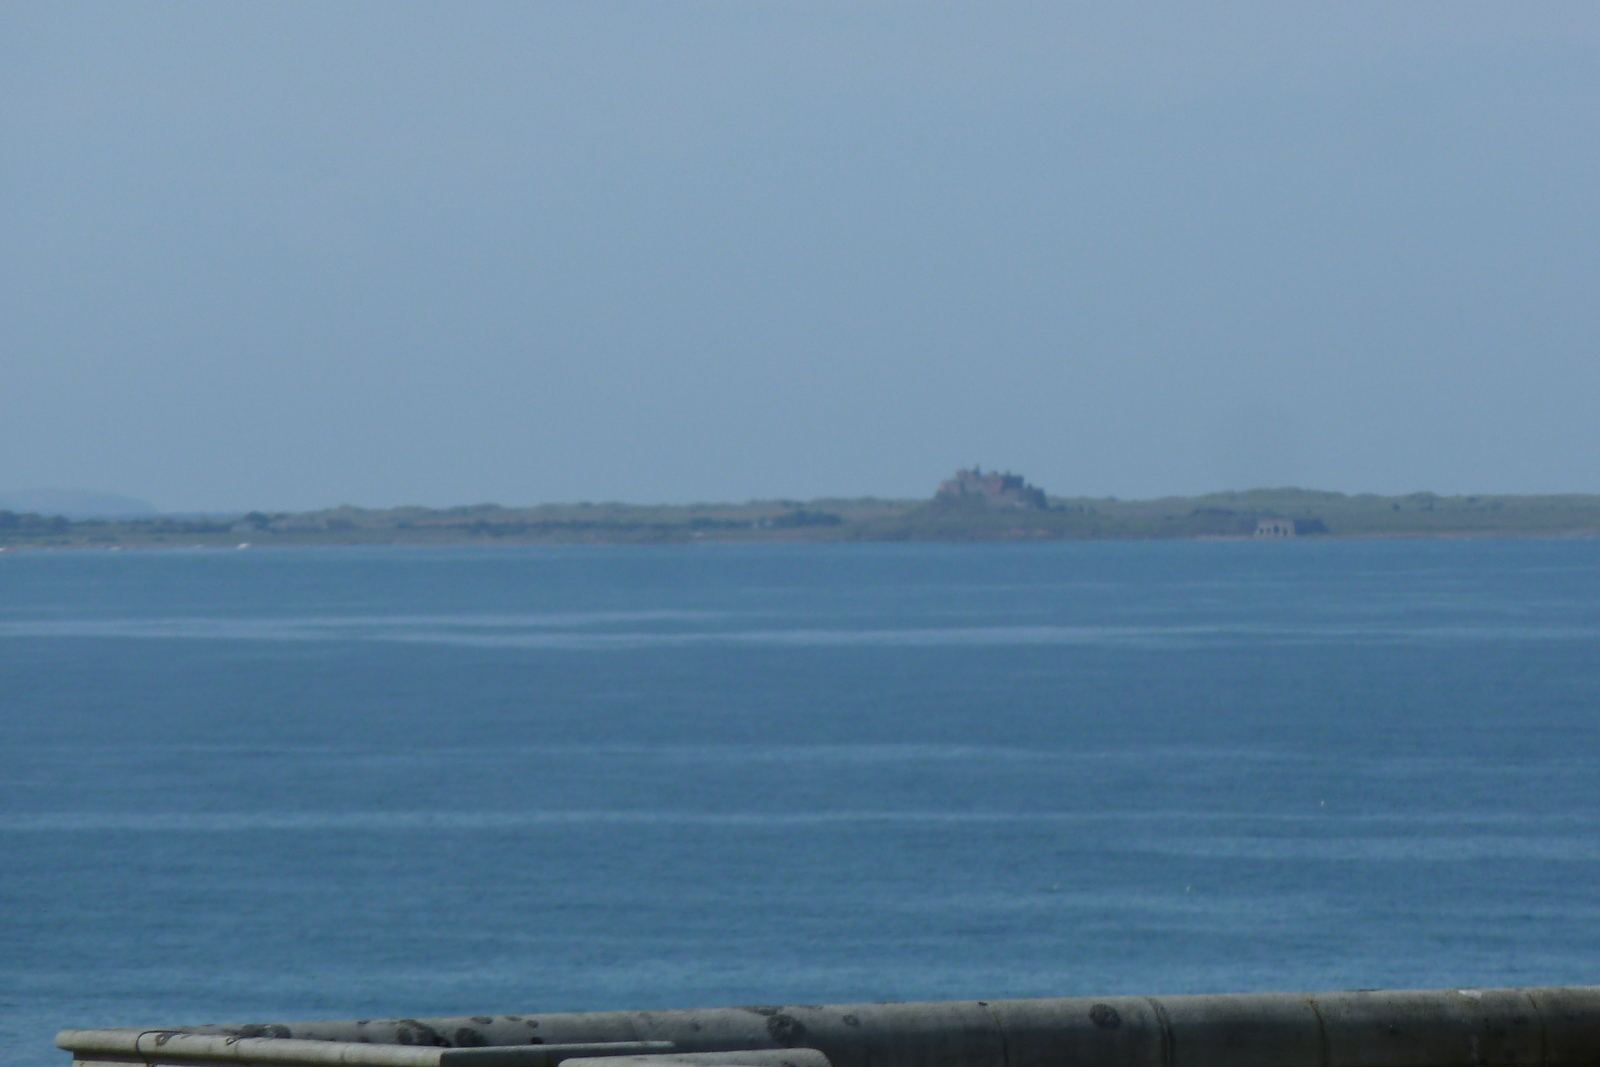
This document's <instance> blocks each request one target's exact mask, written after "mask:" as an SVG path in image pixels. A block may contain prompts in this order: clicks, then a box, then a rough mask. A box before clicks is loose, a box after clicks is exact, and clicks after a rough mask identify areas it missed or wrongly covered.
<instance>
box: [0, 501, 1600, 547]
mask: <svg viewBox="0 0 1600 1067" xmlns="http://www.w3.org/2000/svg"><path fill="white" fill-rule="evenodd" d="M1272 519H1288V520H1292V521H1293V522H1294V523H1295V526H1296V530H1297V533H1298V535H1299V536H1301V537H1305V536H1319V537H1442V536H1474V535H1476V536H1519V535H1520V536H1529V535H1545V536H1556V535H1595V534H1600V496H1592V495H1576V494H1572V495H1559V496H1436V495H1435V494H1433V493H1412V494H1410V495H1408V496H1378V495H1376V494H1360V495H1355V496H1349V495H1346V494H1343V493H1330V492H1318V491H1315V490H1307V489H1252V490H1249V491H1246V492H1228V493H1211V494H1208V495H1205V496H1199V497H1166V498H1162V499H1156V500H1130V501H1123V500H1117V499H1114V498H1101V499H1088V498H1062V497H1051V498H1049V500H1048V506H1046V507H1044V508H1020V507H996V506H985V505H983V504H982V503H973V504H971V505H963V504H954V505H953V504H951V503H950V502H948V501H937V500H936V501H932V502H930V501H928V500H879V499H875V498H870V497H869V498H862V499H854V500H842V499H841V500H829V499H824V500H811V501H804V502H802V501H794V500H767V501H751V502H748V503H744V504H688V505H658V506H642V505H633V504H543V505H539V506H537V507H529V508H505V507H501V506H499V505H496V504H479V505H475V506H469V507H456V508H423V507H400V508H387V509H368V508H357V507H350V506H346V507H340V508H333V509H329V510H324V511H311V512H301V513H293V514H291V513H276V514H265V513H262V512H250V513H249V514H247V515H242V516H225V517H205V518H182V517H176V516H160V517H155V518H137V519H123V520H98V519H89V520H76V521H74V520H69V519H66V518H63V517H60V516H45V515H34V514H20V515H19V514H15V513H13V512H8V511H0V548H22V547H83V548H89V547H105V548H110V547H129V548H133V547H147V546H162V545H166V546H188V545H195V546H213V547H219V546H227V547H232V546H235V545H239V544H242V543H248V544H250V545H257V546H270V545H455V544H651V543H701V542H747V543H748V542H764V541H1025V540H1065V539H1128V538H1197V537H1249V536H1251V535H1252V534H1253V533H1254V532H1255V530H1256V527H1257V524H1258V523H1260V522H1262V521H1263V520H1272Z"/></svg>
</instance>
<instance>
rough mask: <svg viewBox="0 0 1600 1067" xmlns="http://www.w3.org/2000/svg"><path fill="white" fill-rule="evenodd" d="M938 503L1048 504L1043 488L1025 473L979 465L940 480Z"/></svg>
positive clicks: (1037, 507) (935, 496)
mask: <svg viewBox="0 0 1600 1067" xmlns="http://www.w3.org/2000/svg"><path fill="white" fill-rule="evenodd" d="M933 502H934V503H935V504H959V505H962V506H971V505H974V504H976V505H980V506H983V507H991V508H1027V509H1033V510H1041V509H1043V508H1045V507H1047V506H1048V505H1047V504H1046V503H1045V498H1044V490H1043V489H1040V488H1039V487H1038V486H1036V485H1029V484H1028V483H1027V482H1026V481H1024V480H1023V478H1022V475H1020V474H1012V473H1011V472H1010V471H1006V472H1005V473H1004V474H1001V473H1000V472H999V471H990V472H989V473H987V474H985V473H984V472H983V470H982V469H981V468H979V467H973V468H972V469H971V470H969V471H968V470H960V471H956V476H955V477H954V478H951V479H949V480H947V481H943V482H940V483H939V491H938V492H937V493H935V494H933Z"/></svg>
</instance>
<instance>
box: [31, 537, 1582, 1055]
mask: <svg viewBox="0 0 1600 1067" xmlns="http://www.w3.org/2000/svg"><path fill="white" fill-rule="evenodd" d="M1596 981H1600V541H1593V540H1472V541H1465V540H1460V541H1388V542H1348V541H1346V542H1334V541H1322V542H1292V543H1282V544H1276V543H1275V544H1261V543H1252V542H1247V543H1240V542H1181V543H1134V542H1101V543H1088V544H1045V545H1016V546H1007V545H865V546H804V545H790V546H761V547H729V546H711V547H702V548H694V547H661V548H615V547H608V548H561V549H543V548H539V549H470V550H469V549H461V550H454V549H449V550H415V551H413V550H403V549H340V550H288V551H261V550H250V551H245V552H237V551H234V552H221V551H190V552H182V551H164V552H122V553H113V552H105V553H91V552H62V553H14V554H11V555H6V556H0V1058H3V1059H5V1060H7V1061H9V1062H15V1063H19V1064H26V1065H34V1064H57V1063H63V1062H65V1054H63V1053H60V1052H57V1051H55V1050H54V1049H53V1048H52V1047H51V1036H52V1035H53V1033H54V1032H55V1031H56V1030H57V1029H58V1028H62V1027H66V1026H111V1025H168V1024H181V1023H198V1022H207V1021H222V1020H259V1021H267V1020H276V1019H296V1018H319V1017H320V1018H348V1017H365V1016H379V1015H413V1016H416V1015H451V1014H473V1013H490V1012H494V1013H499V1012H513V1011H515V1012H527V1011H550V1010H570V1009H600V1008H613V1007H669V1006H689V1005H719V1004H734V1003H751V1002H764V1003H783V1002H840V1001H854V1000H878V999H900V1000H909V999H924V998H945V997H984V998H998V997H1020V996H1048V995H1073V994H1083V995H1088V994H1095V993H1179V992H1191V991H1240V990H1260V989H1327V988H1350V987H1363V986H1446V985H1449V986H1465V985H1480V986H1482V985H1505V984H1558V983H1592V982H1596Z"/></svg>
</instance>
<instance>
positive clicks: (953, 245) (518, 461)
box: [0, 0, 1600, 511]
mask: <svg viewBox="0 0 1600 1067" xmlns="http://www.w3.org/2000/svg"><path fill="white" fill-rule="evenodd" d="M1597 179H1600V5H1595V4H1593V3H1579V4H1539V3H1531V2H1530V3H1515V4H1512V3H1496V4H1477V3H1472V2H1466V0H1459V2H1450V3H1420V2H1419V3H1405V4H1396V3H1382V4H1361V3H1336V4H1335V3H1323V4H1314V5H1310V4H1295V3H1287V2H1283V0H1274V2H1271V3H1261V4H1252V3H1246V2H1229V3H1226V4H1215V5H1208V4H1203V3H1185V4H1171V3H1163V4H1138V3H1114V4H1113V3H1105V4H1094V5H1076V4H1071V3H1063V2H1059V0H1057V2H1050V3H1043V4H1007V3H990V2H984V3H972V4H945V3H933V2H927V3H916V4H903V3H888V2H883V3H876V2H871V0H850V2H847V3H831V2H825V0H805V2H801V3H777V2H756V0H740V2H727V3H715V2H706V3H691V2H686V0H678V2H673V3H641V2H630V3H612V2H607V0H585V2H584V3H547V4H541V3H512V4H493V3H478V4H433V5H415V4H404V3H390V2H385V3H374V4H360V3H345V4H215V3H160V4H156V3H111V4H85V3H72V2H58V0H51V2H48V3H29V2H22V0H12V2H9V3H7V4H5V5H0V491H4V490H22V489H30V488H35V487H40V486H59V487H69V488H75V489H91V490H100V491H111V492H119V493H126V494H131V495H134V496H137V497H141V498H143V499H146V500H149V501H151V502H152V503H154V504H155V505H156V506H158V507H160V508H163V509H166V510H174V511H207V510H211V511H217V510H230V509H233V510H246V509H252V508H260V509H264V510H280V509H308V508H316V507H323V506H332V505H337V504H341V503H354V504H359V505H365V506H373V507H381V506H390V505H396V504H403V503H414V504H427V505H436V506H445V505H453V504H465V503H476V502H483V501H495V502H499V503H502V504H506V505H519V504H531V503H537V502H545V501H568V502H570V501H584V500H588V501H605V500H624V501H634V502H640V503H649V502H668V501H671V502H690V501H736V500H745V499H751V498H772V497H787V498H798V499H809V498H814V497H821V496H864V495H876V496H885V497H915V496H926V495H929V494H931V493H932V491H933V489H934V487H935V485H936V484H937V482H938V481H939V480H940V479H941V478H943V477H947V476H949V474H950V472H952V471H953V470H954V469H956V468H957V467H961V466H970V465H972V464H975V463H976V464H981V465H982V466H984V467H985V468H989V467H1000V468H1009V469H1012V470H1015V471H1018V472H1020V473H1023V474H1025V475H1026V476H1027V477H1028V478H1029V479H1030V480H1031V481H1033V482H1035V483H1037V484H1039V485H1041V486H1043V487H1044V488H1046V489H1047V490H1049V491H1050V492H1051V493H1053V494H1058V495H1063V496H1066V495H1073V496H1076V495H1093V496H1106V495H1116V496H1120V497H1124V498H1133V497H1148V496H1154V495H1162V494H1172V493H1179V494H1190V493H1200V492H1206V491H1210V490H1218V489H1244V488H1250V487H1253V486H1283V485H1300V486H1306V487H1313V488H1322V489H1334V490H1341V491H1345V492H1363V491H1372V492H1383V493H1394V492H1411V491H1417V490H1432V491H1435V492H1441V493H1454V492H1484V493H1488V492H1566V491H1571V492H1600V417H1597V416H1596V411H1597V410H1600V344H1597V342H1600V259H1597V257H1600V241H1597V238H1600V225H1597V222H1600V213H1597V196H1600V181H1597Z"/></svg>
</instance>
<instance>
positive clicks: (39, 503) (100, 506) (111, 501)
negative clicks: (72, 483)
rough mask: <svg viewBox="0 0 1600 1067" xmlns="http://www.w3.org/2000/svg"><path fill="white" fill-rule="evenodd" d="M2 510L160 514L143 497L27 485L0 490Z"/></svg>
mask: <svg viewBox="0 0 1600 1067" xmlns="http://www.w3.org/2000/svg"><path fill="white" fill-rule="evenodd" d="M0 511H15V512H17V513H19V514H26V513H28V512H34V513H37V514H40V515H65V516H66V517H67V518H69V519H142V518H149V517H150V516H152V515H157V514H159V512H157V511H156V509H155V508H154V507H152V506H151V505H150V504H148V503H146V502H145V501H143V500H138V499H135V498H134V497H131V496H121V495H119V494H117V493H96V492H91V491H90V490H87V489H23V490H19V491H17V492H14V493H0Z"/></svg>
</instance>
